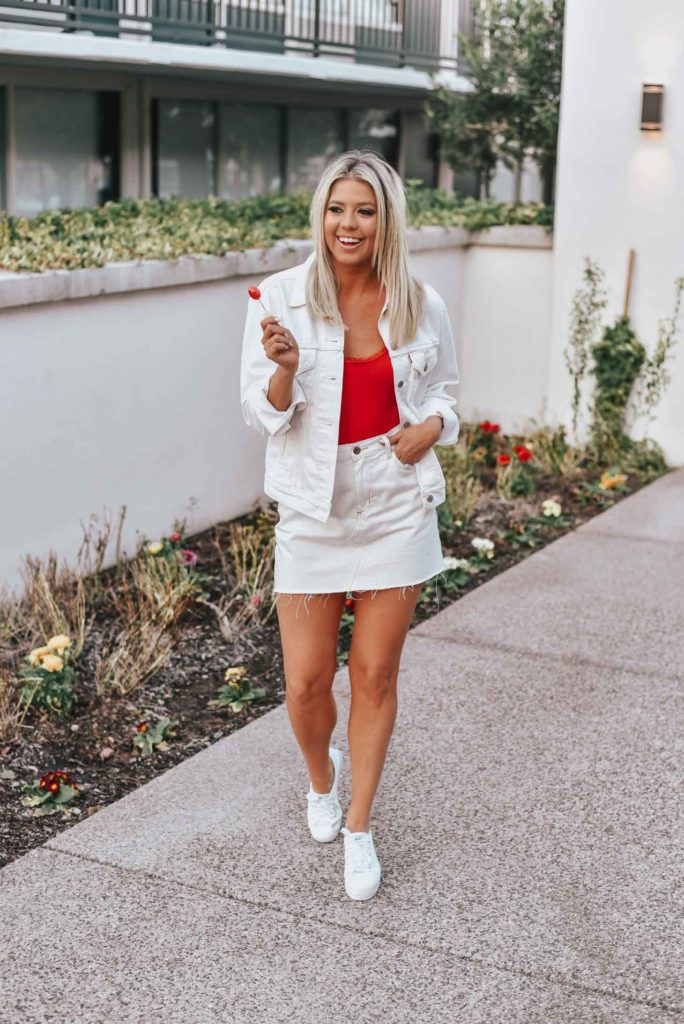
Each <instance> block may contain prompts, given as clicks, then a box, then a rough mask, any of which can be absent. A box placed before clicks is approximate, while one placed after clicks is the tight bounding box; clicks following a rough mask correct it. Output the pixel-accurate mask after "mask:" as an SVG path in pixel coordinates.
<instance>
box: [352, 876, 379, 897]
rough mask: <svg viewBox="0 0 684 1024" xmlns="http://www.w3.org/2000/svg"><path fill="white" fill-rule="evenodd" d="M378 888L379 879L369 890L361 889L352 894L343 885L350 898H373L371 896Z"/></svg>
mask: <svg viewBox="0 0 684 1024" xmlns="http://www.w3.org/2000/svg"><path fill="white" fill-rule="evenodd" d="M379 888H380V880H379V879H378V883H377V885H376V886H374V888H373V889H371V890H366V889H362V890H361V891H359V892H356V893H353V894H352V893H351V892H349V889H347V887H346V886H345V892H346V893H347V896H348V897H349V899H350V900H370V899H372V898H373V896H375V894H376V892H377V891H378V889H379Z"/></svg>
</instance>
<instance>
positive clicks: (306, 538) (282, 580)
mask: <svg viewBox="0 0 684 1024" xmlns="http://www.w3.org/2000/svg"><path fill="white" fill-rule="evenodd" d="M396 429H397V428H394V429H393V430H391V431H390V432H389V433H387V434H378V435H377V436H376V437H369V438H366V439H365V440H363V441H355V442H353V443H350V444H341V445H338V447H337V462H336V467H335V483H334V488H333V497H332V508H331V511H330V516H329V517H328V520H327V522H325V523H321V522H320V521H319V520H317V519H313V518H312V517H311V516H307V515H304V513H302V512H298V511H296V510H295V509H292V508H289V507H288V506H286V505H284V504H283V503H282V502H278V514H279V519H278V522H277V523H276V525H275V567H274V581H273V594H274V595H275V594H279V593H282V594H328V593H341V592H344V593H345V594H346V596H347V597H354V596H355V593H356V592H358V591H366V590H381V589H386V588H389V587H407V586H412V585H414V584H416V583H423V582H424V581H425V580H428V579H430V578H431V577H432V576H435V575H436V574H437V573H439V572H441V571H442V570H443V567H444V555H443V552H442V545H441V541H440V536H439V529H438V525H437V509H436V508H426V507H425V506H424V504H423V502H422V500H421V496H420V487H419V484H418V476H417V473H416V467H415V466H413V465H409V464H407V463H403V462H402V461H401V460H400V459H399V458H398V457H397V455H396V454H395V452H394V448H393V446H392V445H391V444H390V441H389V438H390V436H391V435H392V434H393V433H394V432H395V431H396Z"/></svg>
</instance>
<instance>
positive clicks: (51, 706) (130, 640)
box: [0, 421, 667, 863]
mask: <svg viewBox="0 0 684 1024" xmlns="http://www.w3.org/2000/svg"><path fill="white" fill-rule="evenodd" d="M436 451H437V452H438V454H439V457H440V461H441V462H442V465H443V468H444V472H445V477H446V481H447V501H446V502H444V503H443V504H442V505H440V506H439V508H438V515H439V525H440V533H441V537H442V545H443V549H444V552H445V562H444V569H443V572H442V573H440V574H438V575H437V576H435V577H434V578H433V579H431V580H429V581H427V583H425V584H424V586H423V588H422V592H421V596H420V600H419V603H418V606H417V609H416V613H415V618H414V624H415V623H418V622H421V621H423V620H424V619H426V618H428V617H430V616H431V615H433V614H435V613H436V612H437V611H439V610H440V609H442V608H444V607H445V606H446V605H448V604H449V603H451V602H453V601H455V600H458V598H459V597H460V596H461V595H463V594H466V593H468V591H470V590H472V589H473V588H475V587H478V586H480V585H481V584H482V583H484V582H486V581H487V580H488V579H491V578H492V576H494V575H496V574H497V573H499V572H502V571H503V570H505V569H507V568H509V567H510V566H511V565H513V564H515V563H516V562H517V561H519V560H520V559H522V558H524V557H526V555H527V554H529V553H530V552H531V551H533V550H535V549H536V548H539V547H541V546H543V545H544V544H547V543H548V542H549V541H552V540H554V539H555V538H556V537H558V536H560V535H561V534H563V533H565V532H567V531H569V530H572V529H574V528H575V527H576V526H578V525H579V524H580V523H582V522H584V521H585V520H586V519H588V518H590V517H591V516H593V515H595V514H596V513H597V512H600V511H602V510H603V509H605V508H607V507H608V506H609V505H611V504H613V502H615V501H618V500H620V498H621V497H623V496H624V495H626V494H628V493H631V492H633V491H634V490H636V489H638V488H639V487H641V486H642V485H643V484H644V483H647V482H648V481H649V480H651V479H654V478H655V477H656V476H658V475H660V473H662V472H664V471H665V469H666V468H667V467H665V466H664V465H662V464H661V465H659V466H656V465H655V460H652V464H647V465H645V466H644V467H642V468H640V467H639V465H632V466H629V467H627V466H625V467H618V466H599V465H596V464H595V463H593V462H592V461H591V460H590V459H589V458H588V457H587V455H586V453H584V452H582V451H580V450H577V449H574V448H571V447H570V446H569V445H568V444H567V443H566V441H565V434H564V431H563V428H558V429H557V430H556V431H550V430H548V429H546V428H543V427H541V428H539V429H537V430H535V431H533V432H531V433H529V434H527V435H526V436H524V437H506V436H504V435H502V433H501V431H500V429H499V426H498V424H496V423H491V422H489V421H485V422H483V423H479V424H463V425H462V430H461V438H460V439H459V443H458V444H457V445H455V446H450V447H448V448H442V449H440V448H437V449H436ZM276 518H277V514H276V512H275V509H274V507H273V506H270V505H269V506H268V507H266V508H264V509H255V510H254V512H252V513H250V514H249V515H247V516H243V517H241V518H240V519H239V520H236V521H233V522H229V523H221V524H218V525H217V526H215V527H213V528H212V529H210V530H206V531H204V532H203V533H201V534H198V535H197V536H195V537H192V538H188V537H186V536H185V534H184V524H183V523H177V524H175V527H174V529H173V531H172V532H170V533H169V535H168V537H163V538H159V539H152V540H151V539H149V538H146V537H142V538H141V540H140V544H139V550H138V552H137V554H136V556H135V557H134V558H132V559H130V560H127V561H121V562H119V563H118V564H117V565H116V566H114V567H112V568H111V569H107V570H105V571H102V570H100V569H99V568H98V565H99V564H101V562H102V558H103V552H104V550H105V549H106V547H107V544H108V542H109V536H108V534H107V532H106V531H105V532H104V533H103V534H102V535H100V536H98V537H95V538H93V537H92V536H88V535H87V536H86V541H87V543H85V544H84V548H83V551H84V555H83V557H82V559H81V560H80V561H79V564H78V566H77V567H75V568H70V567H67V566H62V567H58V566H57V564H56V561H55V560H54V559H52V560H50V561H49V562H48V564H42V563H41V562H39V561H38V560H36V559H33V558H28V559H27V561H26V567H25V579H26V595H25V597H24V599H23V600H22V602H21V603H20V604H17V603H11V602H9V601H7V600H5V601H4V603H2V602H0V645H1V646H0V730H2V738H0V753H1V755H2V767H1V768H0V780H1V781H2V789H1V790H0V793H1V803H2V814H1V815H0V821H2V826H1V831H0V863H6V862H8V861H9V860H12V859H13V858H15V857H17V856H19V855H20V854H22V853H24V852H26V851H27V850H29V849H31V848H32V847H34V846H37V845H39V844H41V843H44V842H45V841H46V840H47V839H49V838H50V837H51V836H52V835H54V834H56V833H57V832H59V831H60V830H62V829H63V828H65V827H68V825H69V824H71V823H72V822H73V821H74V820H77V819H78V818H79V817H86V816H88V815H90V814H94V813H96V812H97V811H98V810H99V809H100V808H101V807H103V806H105V805H106V804H108V803H110V802H112V801H113V800H116V799H118V798H120V797H121V796H124V795H125V794H126V793H128V792H130V791H131V790H133V789H135V788H137V787H138V786H140V785H142V784H143V783H145V782H147V781H149V780H150V779H152V778H153V777H154V776H156V775H157V774H159V773H160V772H163V771H166V770H167V769H168V768H169V767H171V766H172V765H174V764H177V763H178V762H180V761H182V760H183V759H184V758H186V757H188V756H190V755H192V754H194V753H196V752H197V751H198V750H199V749H201V748H202V747H205V746H207V745H209V744H211V743H212V742H214V741H216V740H218V739H219V738H220V737H222V736H225V735H227V734H229V733H231V732H233V731H234V730H235V729H239V728H240V727H241V726H243V725H245V724H246V723H247V722H249V721H250V720H251V719H253V718H254V717H256V716H258V715H261V714H264V713H265V712H266V711H268V710H269V709H271V708H274V707H276V706H277V705H279V704H280V703H282V701H283V700H284V693H285V691H284V686H285V683H284V677H283V670H282V658H281V648H280V638H279V633H278V626H277V620H276V616H275V609H274V606H273V604H272V603H271V602H269V600H268V594H269V591H270V582H271V579H272V568H273V543H274V538H273V526H274V523H275V521H276ZM354 608H355V603H354V601H353V600H351V599H349V600H347V602H346V607H345V609H344V613H343V616H342V621H341V627H340V635H339V647H338V664H339V665H343V664H345V662H346V661H347V658H348V654H349V646H350V641H351V635H352V629H353V622H354Z"/></svg>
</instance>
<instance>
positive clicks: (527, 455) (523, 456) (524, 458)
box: [513, 444, 532, 462]
mask: <svg viewBox="0 0 684 1024" xmlns="http://www.w3.org/2000/svg"><path fill="white" fill-rule="evenodd" d="M513 451H514V452H515V454H516V455H517V456H518V458H519V459H520V461H521V462H529V461H530V459H531V458H532V452H531V451H530V449H529V448H526V447H525V445H524V444H516V445H514V447H513Z"/></svg>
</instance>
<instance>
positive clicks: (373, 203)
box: [328, 199, 375, 206]
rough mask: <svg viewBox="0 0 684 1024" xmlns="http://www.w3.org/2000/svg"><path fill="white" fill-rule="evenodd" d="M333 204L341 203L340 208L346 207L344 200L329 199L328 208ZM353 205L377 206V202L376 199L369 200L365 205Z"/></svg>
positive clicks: (358, 204)
mask: <svg viewBox="0 0 684 1024" xmlns="http://www.w3.org/2000/svg"><path fill="white" fill-rule="evenodd" d="M331 203H339V205H340V206H344V201H343V200H342V199H329V200H328V206H330V205H331ZM353 205H354V206H375V200H374V199H369V200H367V201H366V202H365V203H354V204H353Z"/></svg>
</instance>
